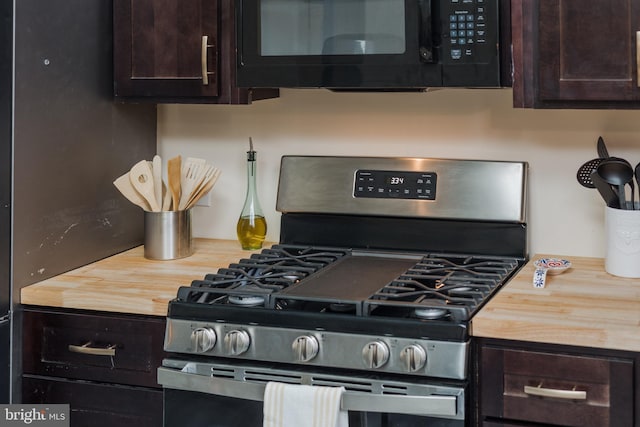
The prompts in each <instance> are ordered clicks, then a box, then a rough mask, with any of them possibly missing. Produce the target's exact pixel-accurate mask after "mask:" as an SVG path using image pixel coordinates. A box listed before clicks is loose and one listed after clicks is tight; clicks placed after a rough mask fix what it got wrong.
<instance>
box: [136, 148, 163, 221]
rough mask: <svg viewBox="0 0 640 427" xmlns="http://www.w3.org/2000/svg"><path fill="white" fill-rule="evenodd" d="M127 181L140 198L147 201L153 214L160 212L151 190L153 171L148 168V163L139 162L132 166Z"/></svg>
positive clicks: (152, 189)
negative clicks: (129, 181) (128, 180)
mask: <svg viewBox="0 0 640 427" xmlns="http://www.w3.org/2000/svg"><path fill="white" fill-rule="evenodd" d="M129 179H130V180H131V184H132V185H133V188H135V189H136V190H137V191H138V193H140V194H141V195H142V197H144V198H145V199H147V202H149V206H150V207H151V210H152V211H153V212H160V205H159V204H158V201H157V200H156V196H155V190H154V188H153V171H152V170H151V167H149V163H147V161H146V160H140V161H139V162H138V163H136V164H135V165H133V167H132V168H131V171H130V172H129Z"/></svg>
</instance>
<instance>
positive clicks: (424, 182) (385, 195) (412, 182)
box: [353, 170, 438, 200]
mask: <svg viewBox="0 0 640 427" xmlns="http://www.w3.org/2000/svg"><path fill="white" fill-rule="evenodd" d="M437 178H438V177H437V175H436V173H435V172H406V171H381V170H358V171H356V175H355V185H354V189H353V196H354V197H364V198H376V199H392V198H393V199H422V200H435V199H436V181H437Z"/></svg>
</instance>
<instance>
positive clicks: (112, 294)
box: [20, 239, 270, 317]
mask: <svg viewBox="0 0 640 427" xmlns="http://www.w3.org/2000/svg"><path fill="white" fill-rule="evenodd" d="M193 243H194V253H193V255H191V256H189V257H187V258H182V259H177V260H170V261H153V260H149V259H146V258H144V247H143V246H138V247H136V248H133V249H130V250H128V251H126V252H122V253H120V254H116V255H113V256H111V257H109V258H105V259H103V260H100V261H96V262H94V263H92V264H88V265H85V266H83V267H80V268H77V269H75V270H72V271H69V272H67V273H64V274H61V275H59V276H55V277H52V278H50V279H47V280H44V281H42V282H39V283H36V284H33V285H31V286H27V287H25V288H23V289H22V291H21V293H20V302H21V303H22V304H28V305H39V306H48V307H60V308H75V309H84V310H98V311H110V312H118V313H133V314H143V315H153V316H163V317H164V316H166V315H167V304H168V302H169V301H170V300H172V299H173V298H175V297H176V294H177V291H178V288H179V287H180V286H189V285H190V284H191V281H192V280H196V279H202V278H204V276H205V274H207V273H215V272H216V271H217V270H218V268H221V267H227V266H228V265H229V264H230V263H232V262H236V261H238V260H239V259H241V258H245V257H249V256H250V255H251V254H252V253H253V252H252V251H244V250H242V248H241V247H240V244H239V243H238V242H237V241H235V240H213V239H194V242H193ZM266 246H270V245H266ZM255 252H259V251H255Z"/></svg>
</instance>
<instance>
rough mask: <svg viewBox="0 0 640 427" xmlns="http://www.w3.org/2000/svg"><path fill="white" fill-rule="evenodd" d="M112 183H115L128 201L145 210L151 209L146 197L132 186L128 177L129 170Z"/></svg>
mask: <svg viewBox="0 0 640 427" xmlns="http://www.w3.org/2000/svg"><path fill="white" fill-rule="evenodd" d="M113 185H115V186H116V188H117V189H118V190H120V192H121V193H122V195H123V196H124V197H126V198H127V199H129V201H130V202H131V203H133V204H134V205H138V206H140V207H141V208H142V209H144V210H145V211H150V210H151V207H150V206H149V203H148V202H147V201H146V199H145V198H144V197H142V196H141V195H140V193H138V192H137V191H136V189H135V188H133V185H132V184H131V179H130V178H129V172H127V173H125V174H124V175H122V176H121V177H119V178H118V179H116V180H115V181H113Z"/></svg>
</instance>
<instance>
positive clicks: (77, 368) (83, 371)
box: [23, 309, 165, 388]
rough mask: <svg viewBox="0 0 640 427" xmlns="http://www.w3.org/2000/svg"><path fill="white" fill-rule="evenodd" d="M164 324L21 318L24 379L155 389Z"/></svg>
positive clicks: (42, 314) (52, 315)
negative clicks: (29, 376) (41, 377)
mask: <svg viewBox="0 0 640 427" xmlns="http://www.w3.org/2000/svg"><path fill="white" fill-rule="evenodd" d="M164 325H165V319H164V318H147V317H136V316H124V315H118V316H111V315H97V314H84V313H75V312H64V313H58V312H54V311H31V310H28V309H27V310H25V312H24V339H23V342H24V349H25V350H24V351H23V370H24V372H25V373H31V374H40V375H47V376H55V377H65V378H74V379H84V380H93V381H101V382H111V383H119V384H129V385H141V386H147V387H157V388H159V385H158V384H157V381H156V369H157V367H158V366H160V364H161V361H162V357H163V354H164V353H163V350H162V347H163V340H164Z"/></svg>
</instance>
